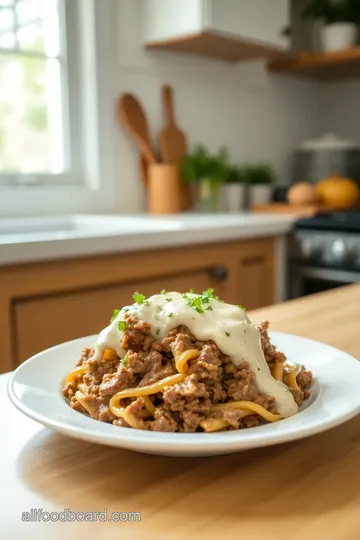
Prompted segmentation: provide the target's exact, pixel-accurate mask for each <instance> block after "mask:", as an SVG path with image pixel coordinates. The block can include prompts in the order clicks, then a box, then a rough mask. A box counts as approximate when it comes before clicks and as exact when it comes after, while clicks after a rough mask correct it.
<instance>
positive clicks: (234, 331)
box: [95, 292, 298, 417]
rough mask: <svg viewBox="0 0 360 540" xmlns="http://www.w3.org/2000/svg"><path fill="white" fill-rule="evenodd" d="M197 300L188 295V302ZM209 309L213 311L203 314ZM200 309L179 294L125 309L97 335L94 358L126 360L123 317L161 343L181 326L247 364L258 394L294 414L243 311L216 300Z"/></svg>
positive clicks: (237, 362)
mask: <svg viewBox="0 0 360 540" xmlns="http://www.w3.org/2000/svg"><path fill="white" fill-rule="evenodd" d="M196 296H197V295H195V294H190V293H189V294H188V295H187V297H188V298H190V299H191V298H196ZM209 306H211V308H212V310H210V309H209V310H206V308H207V307H209ZM202 307H203V308H204V312H203V313H198V312H197V311H195V310H194V309H193V308H192V307H190V306H189V305H188V299H187V298H184V296H183V295H182V294H180V293H178V292H169V293H166V294H155V295H154V296H151V297H150V298H148V299H147V301H146V302H145V303H143V304H137V303H135V304H133V305H131V306H126V307H124V308H123V309H122V310H121V311H120V312H119V314H118V315H117V316H116V317H115V319H114V320H113V321H112V323H111V324H110V325H109V326H108V327H107V328H105V329H104V330H103V331H102V332H101V333H100V335H99V338H98V339H97V341H96V344H95V356H96V357H97V358H101V356H102V353H103V351H104V349H106V348H111V349H114V350H115V351H116V353H117V354H118V355H119V357H120V358H123V357H124V356H125V353H126V351H125V350H124V349H122V348H121V347H120V342H121V341H122V338H123V332H122V331H120V330H119V328H118V324H119V322H120V321H122V320H124V316H125V314H126V313H128V314H129V315H133V316H135V317H137V318H138V319H140V320H142V321H145V322H146V323H148V324H150V326H151V333H152V335H153V336H154V338H155V339H163V338H164V337H166V336H167V335H168V334H169V332H170V331H171V330H172V329H173V328H176V327H177V326H179V325H181V324H183V325H185V326H187V327H188V328H189V329H190V330H191V332H192V333H193V334H194V336H195V337H196V338H197V339H198V340H200V341H207V340H213V341H214V342H215V343H216V344H217V346H218V347H219V349H220V350H221V351H222V352H223V353H224V354H226V355H228V356H230V357H231V359H232V362H233V363H234V364H235V365H236V366H238V365H240V364H241V363H242V362H247V363H248V364H249V366H250V369H251V371H253V372H254V373H255V377H256V383H257V386H258V389H259V391H260V392H261V393H262V394H267V395H269V396H273V397H274V398H275V401H276V407H277V409H278V411H279V413H280V414H281V416H283V417H288V416H292V415H294V414H296V413H297V412H298V406H297V404H296V403H295V401H294V398H293V396H292V394H291V392H290V391H289V389H288V388H287V386H286V385H285V384H284V383H282V382H281V381H277V380H275V379H274V378H273V377H272V375H271V372H270V369H269V366H268V365H267V363H266V360H265V358H264V354H263V351H262V348H261V334H260V331H259V330H258V328H256V326H255V325H254V324H253V323H252V322H251V321H250V319H249V316H248V314H247V313H246V311H244V310H243V309H241V308H239V307H238V306H235V305H232V304H226V303H223V302H219V301H218V300H215V299H210V301H209V303H208V304H202Z"/></svg>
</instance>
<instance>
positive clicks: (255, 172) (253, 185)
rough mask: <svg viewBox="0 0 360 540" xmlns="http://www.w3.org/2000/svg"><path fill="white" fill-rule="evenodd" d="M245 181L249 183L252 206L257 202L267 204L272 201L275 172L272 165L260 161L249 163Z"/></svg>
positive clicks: (245, 170) (245, 172) (246, 168)
mask: <svg viewBox="0 0 360 540" xmlns="http://www.w3.org/2000/svg"><path fill="white" fill-rule="evenodd" d="M244 175H245V181H246V183H247V184H248V185H249V204H250V207H252V206H253V205H256V204H267V203H269V202H270V201H271V195H272V186H273V184H274V182H275V178H276V177H275V172H274V169H273V168H272V167H271V165H268V164H266V163H259V164H257V165H247V166H246V167H245V169H244Z"/></svg>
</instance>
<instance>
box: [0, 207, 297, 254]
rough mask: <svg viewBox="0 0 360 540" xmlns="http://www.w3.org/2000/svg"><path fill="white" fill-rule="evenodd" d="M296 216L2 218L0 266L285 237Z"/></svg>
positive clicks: (246, 214)
mask: <svg viewBox="0 0 360 540" xmlns="http://www.w3.org/2000/svg"><path fill="white" fill-rule="evenodd" d="M295 219H296V218H295V216H294V215H273V214H271V215H270V214H269V215H266V214H261V215H258V214H252V213H239V214H181V215H177V216H146V215H128V216H117V215H115V216H110V215H93V216H92V215H73V216H55V217H44V218H43V217H41V218H11V219H0V265H7V264H16V263H25V262H33V261H40V260H50V259H58V258H67V257H80V256H87V255H98V254H102V253H120V252H126V251H134V250H148V249H154V248H166V247H173V246H181V245H188V244H199V243H211V242H219V241H226V240H236V239H241V238H256V237H265V236H280V235H284V234H287V233H288V232H289V231H290V230H291V227H292V224H293V222H294V220H295Z"/></svg>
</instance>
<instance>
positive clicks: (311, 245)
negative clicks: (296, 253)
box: [300, 238, 321, 259]
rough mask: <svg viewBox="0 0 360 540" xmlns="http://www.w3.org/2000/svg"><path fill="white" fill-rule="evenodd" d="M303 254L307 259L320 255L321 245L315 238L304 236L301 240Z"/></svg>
mask: <svg viewBox="0 0 360 540" xmlns="http://www.w3.org/2000/svg"><path fill="white" fill-rule="evenodd" d="M300 251H301V255H302V256H303V257H305V258H306V259H311V258H312V257H315V256H317V255H320V252H321V247H320V245H319V243H318V242H316V241H315V239H314V238H303V239H302V240H301V242H300Z"/></svg>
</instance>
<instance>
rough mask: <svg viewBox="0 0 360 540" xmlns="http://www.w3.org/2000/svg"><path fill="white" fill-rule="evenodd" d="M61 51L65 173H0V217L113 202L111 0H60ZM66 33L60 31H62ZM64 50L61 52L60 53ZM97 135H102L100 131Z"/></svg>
mask: <svg viewBox="0 0 360 540" xmlns="http://www.w3.org/2000/svg"><path fill="white" fill-rule="evenodd" d="M64 2H65V4H66V6H65V11H64V13H63V14H62V16H64V17H66V24H65V25H63V27H64V28H65V29H66V34H67V35H66V39H62V40H61V41H62V42H63V43H66V47H67V49H68V50H70V51H71V53H70V54H66V52H67V51H61V54H62V55H64V58H65V59H67V60H64V59H63V62H62V63H61V66H62V69H63V71H65V72H66V75H64V73H63V74H62V75H63V76H62V78H61V80H62V85H63V86H64V88H63V90H65V91H63V92H62V96H63V107H64V109H65V113H67V114H65V115H64V117H65V118H66V117H68V119H69V121H68V125H66V124H65V125H64V137H65V138H66V133H71V144H70V145H69V148H66V145H64V151H65V162H66V154H67V155H68V156H69V158H70V160H69V161H70V163H71V168H70V171H69V172H68V173H64V174H59V175H57V174H37V173H35V174H23V173H5V174H4V173H0V216H13V215H24V214H26V215H31V214H37V215H41V214H42V215H46V214H50V213H51V214H53V213H59V214H64V213H82V212H94V211H101V212H103V211H107V210H111V209H112V208H113V206H114V197H115V191H116V189H115V178H114V170H115V169H114V157H115V153H114V139H115V137H114V131H115V115H114V112H113V108H112V107H111V104H112V101H113V99H114V97H115V96H113V93H114V92H113V84H112V81H113V76H114V70H115V54H114V52H115V51H116V47H115V31H114V21H116V17H115V16H114V13H115V10H116V6H115V2H116V0H100V1H99V0H64ZM64 37H65V36H64ZM64 53H65V54H64ZM100 134H104V135H101V136H100Z"/></svg>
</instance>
